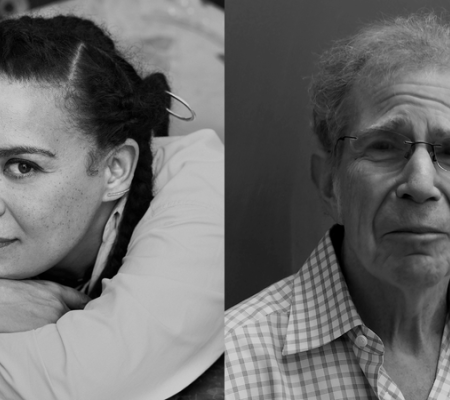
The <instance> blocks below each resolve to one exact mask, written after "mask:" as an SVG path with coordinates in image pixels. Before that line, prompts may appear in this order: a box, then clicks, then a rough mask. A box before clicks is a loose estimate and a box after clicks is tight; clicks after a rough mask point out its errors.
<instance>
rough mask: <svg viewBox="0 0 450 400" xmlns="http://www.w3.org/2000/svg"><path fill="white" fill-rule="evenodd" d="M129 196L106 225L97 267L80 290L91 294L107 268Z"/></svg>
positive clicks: (121, 202)
mask: <svg viewBox="0 0 450 400" xmlns="http://www.w3.org/2000/svg"><path fill="white" fill-rule="evenodd" d="M127 199H128V194H126V195H125V196H123V197H122V198H121V199H120V200H119V201H118V202H117V204H116V206H115V207H114V209H113V210H112V212H111V215H110V217H109V219H108V221H107V222H106V224H105V228H104V230H103V236H102V244H101V246H100V248H99V250H98V253H97V258H96V260H95V265H94V268H93V270H92V274H91V278H90V280H89V281H88V282H87V283H86V284H84V285H83V287H82V288H80V290H82V291H84V292H87V293H89V292H90V291H91V290H92V288H93V287H94V285H95V282H96V281H97V279H98V277H99V276H100V274H101V273H102V271H103V269H104V268H105V265H106V261H107V260H108V256H109V253H110V252H111V250H112V248H113V245H114V242H115V240H116V236H117V231H118V229H119V224H120V221H121V220H122V215H123V210H124V208H125V204H126V203H127Z"/></svg>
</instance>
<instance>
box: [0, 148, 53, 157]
mask: <svg viewBox="0 0 450 400" xmlns="http://www.w3.org/2000/svg"><path fill="white" fill-rule="evenodd" d="M19 154H40V155H44V156H47V157H50V158H56V154H55V153H52V152H51V151H50V150H47V149H42V148H39V147H33V146H14V147H7V148H1V147H0V157H11V156H17V155H19Z"/></svg>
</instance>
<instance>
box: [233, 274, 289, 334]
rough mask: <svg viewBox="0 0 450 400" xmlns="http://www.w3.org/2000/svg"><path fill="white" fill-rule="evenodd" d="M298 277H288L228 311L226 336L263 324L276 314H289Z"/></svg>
mask: <svg viewBox="0 0 450 400" xmlns="http://www.w3.org/2000/svg"><path fill="white" fill-rule="evenodd" d="M297 275H298V274H294V275H291V276H288V277H287V278H284V279H282V280H281V281H278V282H276V283H274V284H272V285H271V286H269V287H267V288H265V289H263V290H262V291H260V292H259V293H257V294H255V295H254V296H252V297H250V298H248V299H246V300H244V301H242V302H241V303H239V304H238V305H236V306H234V307H232V308H230V309H229V310H227V311H226V313H225V336H227V335H228V334H231V333H232V332H233V331H235V330H236V329H239V328H242V327H249V326H251V325H256V324H259V323H262V322H264V321H266V320H267V319H269V318H270V317H271V316H273V315H274V314H276V315H280V314H285V315H287V314H289V312H290V307H291V301H292V289H293V284H294V280H295V277H296V276H297Z"/></svg>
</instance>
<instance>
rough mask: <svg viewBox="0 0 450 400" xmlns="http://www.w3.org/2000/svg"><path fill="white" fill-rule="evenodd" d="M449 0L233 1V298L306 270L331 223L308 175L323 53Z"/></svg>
mask: <svg viewBox="0 0 450 400" xmlns="http://www.w3.org/2000/svg"><path fill="white" fill-rule="evenodd" d="M430 9H434V10H435V11H436V12H438V13H442V12H446V9H448V10H450V0H445V1H444V0H440V1H438V0H427V1H425V0H397V1H395V0H339V1H331V0H295V1H294V0H276V1H275V0H228V1H227V3H226V6H225V10H226V11H225V13H226V75H225V93H226V95H225V96H226V102H225V112H226V117H225V123H226V137H227V143H226V260H225V261H226V307H227V308H228V307H231V306H232V305H234V304H236V303H238V302H239V301H241V300H243V299H245V298H247V297H249V296H251V295H252V294H254V293H256V292H258V291H259V290H261V289H263V288H264V287H266V286H268V285H269V284H271V283H273V282H275V281H277V280H279V279H281V278H283V277H285V276H287V275H289V274H291V273H292V272H294V271H296V270H298V268H299V267H300V266H301V265H302V264H303V262H304V261H305V259H306V258H307V257H308V256H309V253H310V252H311V251H312V249H313V248H314V247H315V245H316V244H317V242H318V240H319V239H320V238H321V237H322V236H323V234H324V232H325V231H326V229H327V228H328V227H329V226H330V225H331V224H332V221H331V219H330V218H328V217H326V216H324V214H323V212H322V208H321V205H320V203H319V199H318V196H317V195H316V193H315V188H314V186H313V185H312V183H311V182H310V179H309V159H310V155H311V147H312V146H313V145H314V141H313V138H312V134H311V131H310V128H309V108H308V96H307V86H308V83H309V77H310V75H311V74H312V73H313V71H314V65H315V62H316V61H317V55H318V54H319V53H320V52H322V51H323V50H324V49H326V48H328V47H329V46H330V44H331V42H332V41H333V40H335V39H338V38H342V37H344V36H347V35H349V34H352V33H354V32H356V30H357V29H358V28H359V27H361V25H362V24H363V23H367V22H370V21H372V20H375V19H379V18H382V17H383V16H390V15H404V14H407V13H410V12H412V11H418V10H430Z"/></svg>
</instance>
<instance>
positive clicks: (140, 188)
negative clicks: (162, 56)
mask: <svg viewBox="0 0 450 400" xmlns="http://www.w3.org/2000/svg"><path fill="white" fill-rule="evenodd" d="M171 97H172V95H171V93H170V92H169V87H168V84H167V81H166V79H165V77H164V75H162V74H160V73H156V74H151V75H150V76H147V77H145V78H144V79H142V78H141V77H140V76H139V75H138V74H137V73H136V71H135V70H134V68H133V67H132V66H131V65H130V64H129V63H128V62H127V61H126V60H125V59H124V58H123V57H122V56H121V55H120V54H119V52H118V51H117V50H116V48H115V45H114V43H113V42H112V40H111V39H110V38H109V37H108V36H107V35H106V34H105V33H104V32H103V31H102V30H101V29H99V28H98V27H97V26H96V25H94V24H93V23H92V22H90V21H87V20H83V19H80V18H76V17H69V16H57V17H54V18H51V19H44V18H30V17H22V18H19V19H10V20H4V21H1V22H0V162H1V165H2V174H1V175H0V277H1V278H8V279H7V280H6V279H3V280H1V284H0V288H1V290H0V317H1V318H0V319H1V320H2V323H1V324H0V330H1V331H2V332H14V333H12V334H3V335H0V354H1V355H0V364H1V372H0V398H8V399H10V398H11V399H16V398H17V399H41V398H42V399H46V400H47V399H58V400H61V399H75V398H79V399H125V398H126V399H141V398H142V399H143V398H145V399H163V398H167V397H169V396H171V395H173V394H175V393H176V392H178V391H179V390H181V389H182V388H183V387H184V386H186V385H188V384H189V383H190V382H192V381H193V380H194V379H195V378H196V377H198V376H199V375H200V374H201V373H202V372H203V371H204V370H205V369H207V368H208V367H209V365H211V364H212V362H214V360H215V359H216V358H217V357H218V356H219V355H220V353H221V352H222V340H223V339H222V320H223V317H222V311H223V303H222V301H223V299H222V291H223V287H222V284H223V283H222V280H223V271H222V268H223V266H222V262H223V223H222V218H223V210H222V209H221V203H222V196H223V193H222V190H223V187H222V185H223V183H221V175H222V173H221V171H222V170H221V168H222V163H223V158H222V154H221V145H220V143H219V142H218V140H217V138H216V137H215V136H214V135H213V134H212V133H211V131H200V132H197V133H195V134H192V135H189V136H187V137H183V138H168V137H161V138H155V139H153V140H152V148H150V146H149V141H150V137H151V135H152V134H154V135H155V136H167V130H168V122H169V112H171V111H170V103H171V102H170V100H171ZM222 179H223V177H222ZM29 278H39V280H38V281H36V280H29ZM18 280H20V281H18ZM61 284H63V285H64V286H62V285H61ZM67 286H70V287H74V288H79V289H81V290H82V291H84V292H86V293H87V295H88V296H89V297H90V298H92V299H94V300H92V301H89V297H87V296H86V295H82V294H78V292H76V291H75V290H73V289H72V290H71V289H70V288H69V287H67ZM86 303H87V305H86V307H85V308H84V309H83V310H78V311H72V312H67V311H68V310H69V309H82V308H83V307H84V305H85V304H86ZM66 312H67V313H66ZM61 316H62V317H61ZM35 328H38V329H35ZM30 329H34V330H30Z"/></svg>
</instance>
